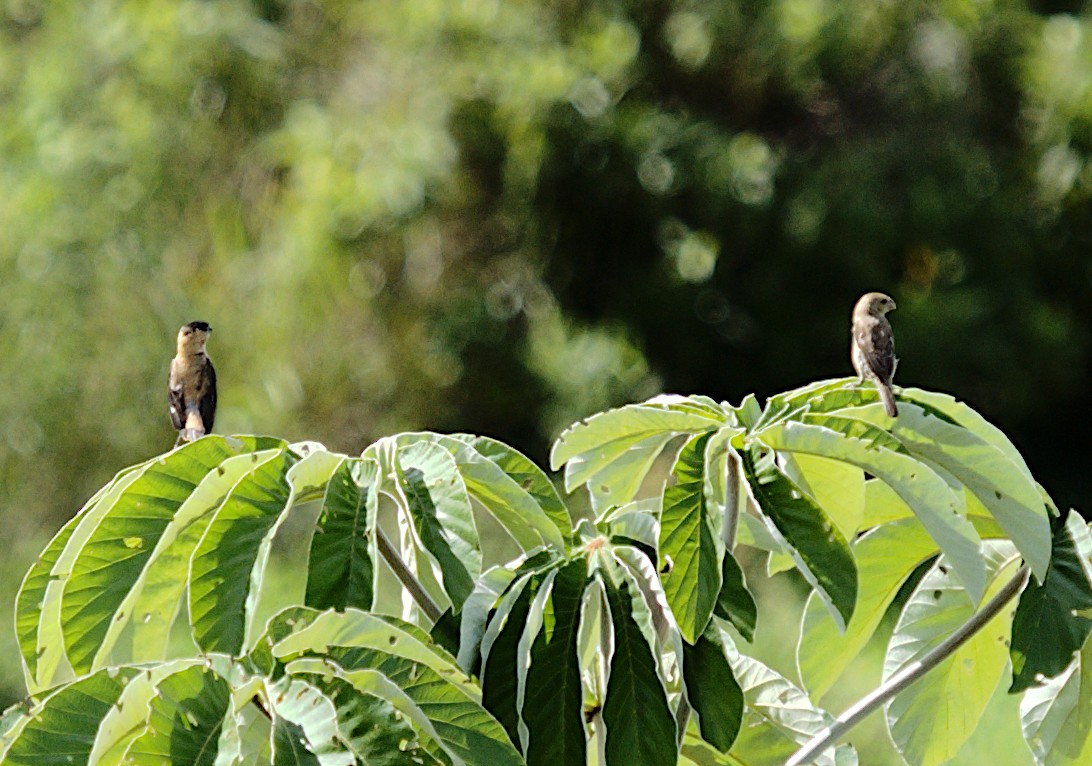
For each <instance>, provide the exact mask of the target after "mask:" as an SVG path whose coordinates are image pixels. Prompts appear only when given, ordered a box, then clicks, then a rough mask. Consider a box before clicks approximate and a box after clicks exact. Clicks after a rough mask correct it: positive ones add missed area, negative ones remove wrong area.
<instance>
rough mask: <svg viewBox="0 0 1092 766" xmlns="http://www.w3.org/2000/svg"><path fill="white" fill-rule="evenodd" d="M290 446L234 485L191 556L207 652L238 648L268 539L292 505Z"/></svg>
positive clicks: (192, 590)
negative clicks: (261, 555)
mask: <svg viewBox="0 0 1092 766" xmlns="http://www.w3.org/2000/svg"><path fill="white" fill-rule="evenodd" d="M296 462H297V459H296V456H295V455H294V454H293V453H291V452H289V451H288V450H286V449H284V450H277V451H275V452H274V453H273V454H272V455H268V456H266V457H264V458H260V457H259V456H258V455H257V454H255V455H254V464H253V466H252V467H251V470H249V471H248V472H247V473H246V474H245V475H244V476H243V477H242V478H241V479H239V481H238V482H237V483H236V484H235V486H234V487H233V488H232V490H231V493H230V494H229V495H228V496H227V498H226V499H225V500H224V502H223V504H222V505H221V506H220V509H219V510H218V511H217V512H216V516H215V517H214V518H213V520H212V521H211V522H210V523H209V525H208V527H207V528H206V530H205V534H204V536H203V537H202V538H201V542H200V543H199V544H198V545H197V549H196V550H195V551H194V553H193V558H192V559H191V562H190V578H189V596H190V624H191V626H192V628H193V635H194V639H195V640H196V641H197V643H198V645H199V646H200V647H201V648H202V649H204V650H205V651H207V652H211V651H222V652H227V653H229V654H238V653H239V651H240V650H241V649H242V648H243V639H244V637H245V631H246V626H247V622H248V619H249V618H250V617H251V616H252V615H251V614H250V608H248V605H249V606H250V607H252V606H253V600H254V598H253V596H252V593H255V592H256V590H257V588H256V586H257V585H258V583H255V582H253V581H252V576H253V574H254V572H255V564H257V563H258V560H259V555H260V553H261V550H262V547H263V543H265V542H266V539H267V536H268V535H269V534H270V533H271V531H272V530H273V528H274V525H275V524H276V523H277V521H278V519H280V518H281V515H282V514H283V513H284V511H285V510H286V509H287V508H288V505H289V501H290V499H291V495H292V490H291V486H290V484H289V482H288V471H289V469H291V467H292V466H293V465H294V464H295V463H296Z"/></svg>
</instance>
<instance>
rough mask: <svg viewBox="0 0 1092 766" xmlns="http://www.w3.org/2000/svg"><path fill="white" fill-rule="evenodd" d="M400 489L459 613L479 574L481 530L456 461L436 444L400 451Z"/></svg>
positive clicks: (414, 445) (426, 548)
mask: <svg viewBox="0 0 1092 766" xmlns="http://www.w3.org/2000/svg"><path fill="white" fill-rule="evenodd" d="M397 476H398V485H399V489H400V490H401V493H402V496H403V497H404V498H405V501H406V507H407V509H408V510H409V514H410V517H411V518H412V519H413V524H414V526H415V527H416V528H417V534H418V535H419V536H420V538H421V543H422V545H424V547H425V550H427V551H428V552H429V553H431V554H432V556H433V557H434V558H435V559H436V562H437V563H438V564H439V566H440V572H441V573H442V575H443V579H444V590H445V591H446V592H447V595H448V596H449V597H450V598H451V601H452V604H453V605H454V608H455V609H456V610H459V609H461V608H462V604H463V602H464V601H465V600H466V597H467V596H469V595H470V592H471V591H472V590H473V589H474V578H475V577H476V576H477V575H478V573H479V572H480V570H481V564H482V556H481V552H480V551H479V545H480V544H479V541H478V530H477V527H476V526H475V524H474V511H473V509H472V508H471V506H470V497H469V495H468V494H467V491H466V484H465V483H464V482H463V479H462V476H460V474H459V470H458V466H457V465H456V463H455V458H454V457H452V455H451V453H449V452H448V451H447V450H446V449H444V448H443V447H441V446H439V445H438V444H434V443H432V442H427V441H420V442H416V443H414V444H410V445H407V446H405V447H402V448H400V449H399V450H398V459H397Z"/></svg>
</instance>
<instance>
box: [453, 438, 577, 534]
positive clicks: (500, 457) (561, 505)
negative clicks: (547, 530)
mask: <svg viewBox="0 0 1092 766" xmlns="http://www.w3.org/2000/svg"><path fill="white" fill-rule="evenodd" d="M453 438H456V439H462V440H464V441H466V442H467V443H468V444H469V445H470V446H471V447H473V448H474V449H475V450H476V451H477V452H478V453H480V454H481V455H482V456H483V457H485V458H487V459H489V460H491V461H493V462H494V463H496V464H497V465H498V466H499V467H500V469H501V470H502V471H504V472H505V473H506V474H508V475H509V476H510V477H512V479H513V480H514V481H515V482H516V483H517V484H519V486H520V487H522V488H523V490H524V491H526V492H527V494H529V495H530V496H531V497H533V498H534V499H535V502H536V503H538V505H539V507H541V508H542V510H543V511H544V512H545V513H546V515H547V516H548V517H549V518H550V520H551V521H553V523H554V525H555V526H556V527H557V529H558V531H559V532H561V534H562V536H563V537H565V538H566V539H568V538H570V537H572V533H573V524H572V517H571V516H570V514H569V509H568V507H566V505H565V502H564V501H563V500H562V499H561V495H559V494H558V493H557V489H555V488H554V483H553V482H552V481H550V478H549V477H548V476H547V475H546V473H545V472H544V471H543V470H542V469H541V468H539V467H538V466H537V465H535V464H534V463H533V462H532V461H531V460H530V459H529V458H528V457H527V456H526V455H524V454H523V453H522V452H519V451H518V450H516V449H513V448H512V447H509V446H508V445H507V444H505V443H504V442H500V441H497V440H496V439H490V438H489V437H487V436H472V435H470V434H456V435H454V436H453Z"/></svg>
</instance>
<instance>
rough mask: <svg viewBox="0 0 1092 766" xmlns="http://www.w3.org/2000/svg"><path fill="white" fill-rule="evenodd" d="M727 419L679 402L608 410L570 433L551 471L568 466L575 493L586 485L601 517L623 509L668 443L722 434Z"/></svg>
mask: <svg viewBox="0 0 1092 766" xmlns="http://www.w3.org/2000/svg"><path fill="white" fill-rule="evenodd" d="M726 417H727V416H726V414H725V412H724V411H723V410H722V409H721V408H720V407H718V406H717V405H715V404H711V403H709V402H707V401H697V400H691V399H687V398H685V397H677V396H674V397H673V396H662V397H656V398H655V399H651V400H649V401H647V402H644V403H642V404H631V405H628V406H626V407H621V408H619V409H615V410H608V411H607V412H602V413H599V414H597V415H593V416H592V417H590V418H588V419H587V420H584V421H581V422H579V423H576V424H574V425H572V426H570V427H569V428H568V429H566V430H565V431H564V432H563V433H562V434H561V436H559V437H558V438H557V441H556V442H554V446H553V448H552V449H551V451H550V466H551V468H553V469H554V470H557V469H559V468H560V467H561V466H562V465H564V466H565V488H566V489H567V490H569V491H570V492H571V491H572V490H573V489H575V488H576V487H578V486H580V485H581V484H587V486H588V491H589V493H590V495H591V498H592V504H593V507H594V508H595V509H596V510H597V511H601V510H604V509H605V508H606V507H607V506H609V505H623V504H625V503H628V502H629V501H630V500H632V499H633V498H634V496H635V495H636V494H637V491H638V490H639V489H640V487H641V484H642V483H643V482H644V479H645V476H646V475H647V474H648V471H649V469H650V468H651V467H652V464H653V462H655V460H656V458H657V457H658V456H659V454H660V452H661V451H663V449H664V447H665V446H667V443H668V442H669V441H671V440H672V439H673V438H675V437H676V436H679V435H680V434H693V433H701V432H704V431H708V430H713V429H716V428H719V427H720V426H722V425H723V424H724V422H725V420H726Z"/></svg>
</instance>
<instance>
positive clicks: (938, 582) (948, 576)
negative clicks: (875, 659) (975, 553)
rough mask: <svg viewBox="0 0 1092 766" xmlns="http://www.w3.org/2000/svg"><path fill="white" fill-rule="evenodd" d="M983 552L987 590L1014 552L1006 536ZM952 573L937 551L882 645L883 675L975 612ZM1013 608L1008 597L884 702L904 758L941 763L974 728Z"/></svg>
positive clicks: (1001, 579)
mask: <svg viewBox="0 0 1092 766" xmlns="http://www.w3.org/2000/svg"><path fill="white" fill-rule="evenodd" d="M986 552H987V562H988V565H989V569H988V574H989V578H990V579H989V581H988V583H989V587H988V589H987V591H986V594H985V595H986V597H987V598H988V597H990V596H992V595H993V594H994V593H995V592H997V591H998V590H999V589H1000V588H1002V587H1003V586H1004V585H1005V584H1006V583H1007V582H1008V581H1009V580H1010V579H1011V578H1012V576H1013V573H1014V572H1015V571H1016V569H1017V567H1018V565H1019V557H1018V556H1017V555H1016V554H1015V550H1014V548H1013V547H1012V545H1011V543H1008V542H989V543H987V544H986ZM952 574H953V572H952V570H951V569H950V568H949V566H948V564H947V560H946V559H945V558H944V557H942V558H941V559H940V560H939V561H938V562H937V563H936V564H935V565H934V566H933V567H932V568H931V569H930V570H929V572H928V573H927V574H926V575H925V577H924V578H923V579H922V581H921V582H920V583H919V584H918V587H917V588H916V589H915V590H914V593H913V595H911V597H910V600H909V601H908V602H907V604H906V607H905V608H904V609H903V612H902V614H901V615H900V617H899V621H898V624H897V625H896V626H895V632H894V633H893V634H892V636H891V642H890V644H889V645H888V651H887V657H886V658H885V660H884V671H883V677H884V680H885V681H886V680H887V679H888V678H890V677H891V676H892V675H894V674H895V673H897V672H898V671H900V670H901V669H903V668H904V667H906V666H907V665H909V664H911V663H914V662H917V661H919V660H920V659H921V658H922V657H923V656H925V655H926V654H927V653H928V652H929V651H930V650H932V649H933V648H935V647H936V646H937V645H938V644H940V643H941V642H942V641H944V640H945V639H946V638H948V636H950V635H951V634H952V632H953V631H955V630H956V629H957V628H958V627H959V626H961V625H962V624H963V623H965V622H966V621H967V620H968V619H969V618H970V617H971V615H972V614H973V613H974V611H975V610H974V606H973V604H972V603H971V600H970V599H969V598H968V596H967V593H966V592H965V590H964V589H963V588H961V587H960V586H959V585H958V584H957V583H956V582H955V580H954V579H953V577H952ZM1015 608H1016V605H1015V603H1012V602H1010V603H1009V604H1008V605H1006V606H1005V607H1004V608H1003V609H1002V610H1001V611H1000V612H999V613H998V614H997V616H995V617H994V618H993V619H992V620H990V622H989V623H987V624H986V626H985V627H984V628H982V630H980V631H979V632H977V633H976V634H975V635H974V636H973V637H972V638H971V639H970V640H968V641H967V643H965V644H963V646H961V647H960V648H959V649H957V650H956V651H955V652H954V653H953V654H952V655H951V656H949V657H948V658H946V659H945V660H944V661H943V662H941V664H940V665H938V666H937V667H936V668H934V669H933V670H931V671H930V672H929V673H928V674H927V675H926V676H925V677H924V678H922V679H921V680H919V681H918V682H917V683H915V684H914V686H913V687H911V688H910V689H907V690H906V691H904V692H902V693H901V694H899V695H898V696H896V697H895V698H894V699H893V700H891V702H889V703H888V705H887V711H886V713H887V722H888V727H889V728H890V731H891V739H892V741H894V743H895V746H896V748H898V750H899V752H900V753H901V754H902V756H903V758H905V759H906V760H907V761H908V762H909V763H913V764H920V765H921V766H935V765H936V764H942V763H944V762H945V761H947V760H948V759H950V758H952V757H954V756H955V755H956V753H958V752H959V749H960V748H961V747H962V746H963V744H964V742H966V741H967V739H968V738H970V736H971V734H973V733H974V730H975V728H976V727H977V726H978V721H979V719H980V718H981V716H982V713H983V711H984V710H985V709H986V705H987V703H989V701H990V698H991V697H992V696H993V693H994V690H995V689H997V686H998V684H999V683H1000V682H1001V680H1002V678H1003V676H1004V674H1005V671H1006V666H1007V663H1008V651H1007V649H1006V642H1007V640H1008V636H1009V626H1010V624H1011V620H1012V613H1013V610H1014V609H1015Z"/></svg>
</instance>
